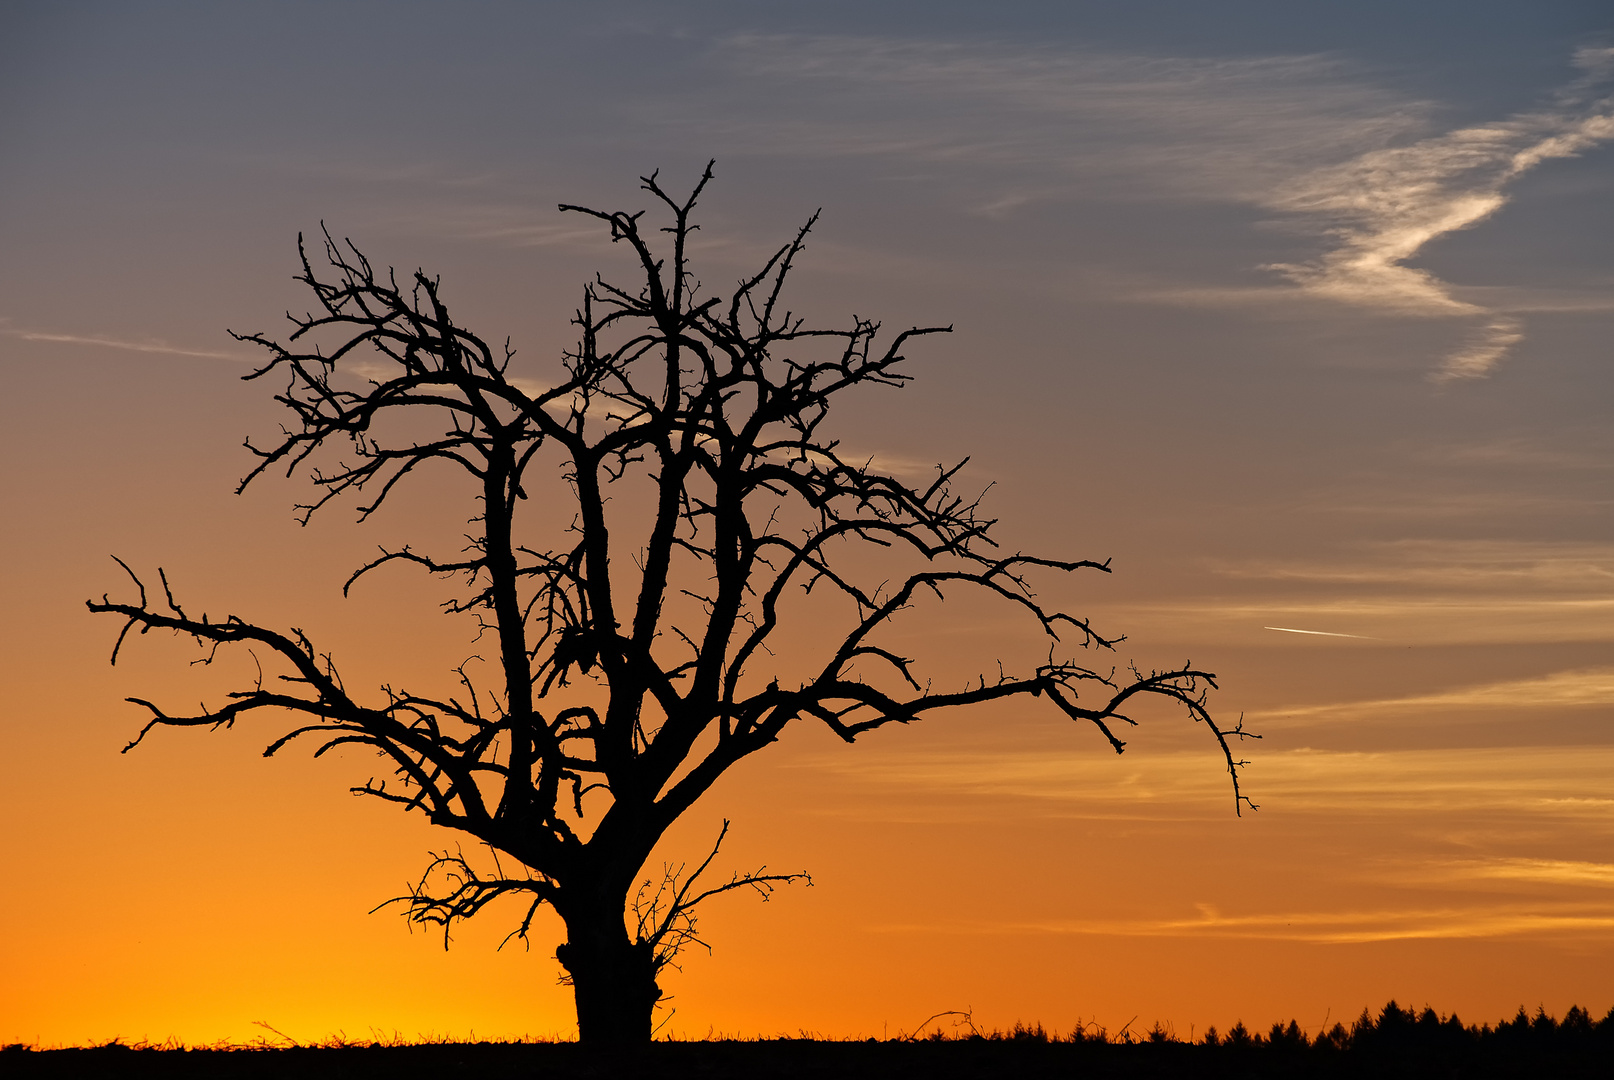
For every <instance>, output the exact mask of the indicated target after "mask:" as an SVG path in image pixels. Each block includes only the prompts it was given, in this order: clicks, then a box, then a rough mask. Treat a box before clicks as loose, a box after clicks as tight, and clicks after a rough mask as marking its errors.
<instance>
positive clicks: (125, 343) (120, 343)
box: [0, 330, 255, 364]
mask: <svg viewBox="0 0 1614 1080" xmlns="http://www.w3.org/2000/svg"><path fill="white" fill-rule="evenodd" d="M0 333H4V334H6V335H7V336H8V337H14V338H17V339H18V340H20V341H42V342H50V343H53V344H60V345H93V346H96V347H97V348H104V349H122V350H124V351H125V352H138V353H154V354H158V355H162V356H188V357H196V358H198V359H203V360H229V361H232V362H234V363H239V364H245V363H251V362H252V361H253V360H254V359H255V358H254V357H252V356H248V355H246V354H244V353H229V352H220V351H217V350H213V349H181V348H178V347H176V346H173V345H169V344H167V343H166V342H163V341H157V340H154V339H152V340H146V341H129V340H125V339H123V338H109V337H92V336H88V335H84V334H51V333H45V332H43V331H33V330H4V331H0Z"/></svg>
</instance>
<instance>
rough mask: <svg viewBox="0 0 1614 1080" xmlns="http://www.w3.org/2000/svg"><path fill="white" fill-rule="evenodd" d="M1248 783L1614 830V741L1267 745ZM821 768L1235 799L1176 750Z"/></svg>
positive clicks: (858, 775) (941, 785)
mask: <svg viewBox="0 0 1614 1080" xmlns="http://www.w3.org/2000/svg"><path fill="white" fill-rule="evenodd" d="M1250 756H1251V757H1252V759H1253V760H1252V764H1251V765H1250V766H1249V768H1248V770H1247V772H1246V775H1245V779H1244V784H1245V792H1246V794H1250V795H1253V796H1255V798H1256V801H1257V802H1259V803H1261V804H1262V806H1263V810H1262V813H1267V812H1269V811H1271V812H1275V813H1279V814H1283V815H1292V814H1301V813H1316V814H1326V815H1329V816H1330V817H1331V818H1332V819H1334V820H1335V821H1336V822H1339V821H1345V820H1348V819H1350V818H1353V817H1354V818H1357V819H1363V818H1375V817H1379V816H1383V815H1389V816H1395V817H1400V816H1404V815H1406V814H1407V813H1409V812H1410V813H1420V814H1447V813H1449V814H1457V815H1467V814H1472V813H1476V812H1495V813H1502V814H1506V815H1509V816H1510V818H1512V819H1514V820H1522V819H1524V818H1535V819H1537V820H1554V821H1563V820H1568V819H1574V820H1576V821H1578V822H1580V823H1581V824H1582V825H1584V826H1588V827H1590V826H1593V825H1596V824H1599V823H1600V824H1601V825H1602V826H1604V827H1606V828H1608V829H1610V830H1614V794H1611V793H1614V747H1610V746H1546V747H1539V746H1538V747H1531V746H1523V747H1497V748H1481V749H1472V748H1469V749H1437V750H1386V751H1375V752H1352V751H1332V750H1279V751H1274V750H1264V751H1262V752H1260V753H1259V754H1252V755H1250ZM810 764H811V766H812V767H816V768H820V769H823V770H825V771H827V772H830V773H832V774H835V775H839V776H844V777H847V778H852V779H856V780H859V781H866V782H868V783H869V784H871V785H873V786H878V787H882V788H883V787H887V786H891V787H897V788H906V789H907V790H908V791H916V790H917V791H929V792H932V793H934V794H937V795H942V796H944V797H947V798H949V799H956V798H957V797H958V796H960V795H968V796H973V797H982V798H1003V797H1010V798H1016V799H1035V800H1045V801H1046V802H1047V803H1048V805H1049V807H1050V808H1056V809H1057V812H1058V815H1059V816H1074V817H1081V818H1092V819H1109V818H1125V817H1150V816H1156V817H1162V816H1164V817H1169V816H1175V815H1177V814H1179V813H1180V812H1181V811H1182V810H1183V808H1184V806H1185V804H1188V805H1196V806H1208V805H1211V804H1212V803H1218V804H1219V803H1220V801H1221V800H1223V799H1224V798H1230V795H1229V794H1228V789H1227V776H1226V772H1225V770H1219V769H1218V767H1217V762H1216V760H1215V759H1214V758H1213V757H1210V756H1208V755H1206V754H1204V753H1197V752H1173V753H1166V754H1149V755H1141V754H1140V755H1138V756H1134V755H1133V753H1132V752H1128V754H1126V755H1124V756H1122V757H1120V758H1117V757H1115V756H1114V755H1112V754H1101V753H1096V752H1093V751H1091V750H1085V751H1084V750H1082V749H1070V750H1065V749H1056V748H1047V747H1044V748H1038V749H1035V750H1018V749H1017V750H1004V749H994V748H991V747H982V748H979V749H975V750H971V751H969V752H962V751H960V752H945V751H943V752H936V751H933V752H929V753H925V752H919V753H913V754H910V755H908V756H906V757H897V756H895V755H889V756H887V755H881V754H878V753H874V752H867V753H864V754H863V755H862V756H861V757H859V758H857V759H855V760H854V759H850V758H840V757H824V758H821V759H816V760H814V761H812V762H810Z"/></svg>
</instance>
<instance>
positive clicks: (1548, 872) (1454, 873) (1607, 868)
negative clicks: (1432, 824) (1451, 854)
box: [1422, 858, 1614, 887]
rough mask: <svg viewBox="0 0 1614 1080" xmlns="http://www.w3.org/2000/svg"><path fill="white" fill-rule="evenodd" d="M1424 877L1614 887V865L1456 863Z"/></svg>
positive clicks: (1533, 861)
mask: <svg viewBox="0 0 1614 1080" xmlns="http://www.w3.org/2000/svg"><path fill="white" fill-rule="evenodd" d="M1422 871H1423V874H1424V876H1426V877H1428V876H1432V877H1435V878H1437V879H1440V880H1447V881H1471V880H1476V879H1477V880H1486V881H1506V882H1523V883H1527V884H1541V885H1585V886H1591V887H1611V886H1614V864H1610V863H1595V862H1581V861H1577V860H1573V859H1523V858H1489V859H1454V860H1447V861H1444V862H1436V863H1433V864H1431V865H1429V866H1426V867H1423V868H1422Z"/></svg>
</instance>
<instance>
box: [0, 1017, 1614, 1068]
mask: <svg viewBox="0 0 1614 1080" xmlns="http://www.w3.org/2000/svg"><path fill="white" fill-rule="evenodd" d="M944 1015H945V1016H946V1017H948V1018H949V1019H948V1020H947V1021H946V1022H944V1024H943V1025H942V1026H941V1027H940V1028H929V1024H930V1022H929V1021H927V1028H929V1030H928V1031H927V1032H926V1033H924V1034H915V1035H909V1036H904V1037H902V1038H898V1039H887V1040H876V1039H869V1040H867V1041H864V1042H856V1041H850V1040H832V1039H816V1038H776V1039H755V1040H739V1039H715V1040H703V1041H698V1042H697V1041H690V1042H683V1041H666V1042H657V1043H655V1044H654V1045H652V1046H650V1047H647V1048H644V1049H641V1050H634V1051H621V1052H615V1053H610V1052H602V1051H598V1050H592V1049H588V1048H585V1047H581V1046H578V1045H577V1044H575V1043H565V1042H549V1043H543V1042H506V1043H446V1042H431V1043H413V1044H411V1043H405V1042H401V1041H395V1042H374V1043H368V1042H367V1043H354V1042H348V1041H345V1040H342V1039H332V1040H328V1041H327V1042H325V1043H323V1044H321V1045H317V1046H307V1045H304V1046H283V1047H274V1046H270V1045H268V1044H259V1045H254V1046H233V1047H204V1048H184V1047H179V1046H175V1045H172V1044H169V1045H164V1046H150V1045H128V1044H125V1043H121V1042H114V1043H110V1044H106V1045H103V1046H94V1047H79V1048H68V1049H37V1048H34V1047H30V1046H26V1045H14V1046H7V1047H5V1048H4V1049H3V1050H0V1077H4V1078H5V1080H12V1078H16V1080H25V1078H33V1077H74V1078H83V1080H102V1078H105V1080H124V1078H144V1077H153V1078H155V1077H164V1078H166V1077H181V1078H191V1077H198V1078H199V1077H208V1078H215V1077H217V1078H223V1080H234V1078H252V1080H257V1078H270V1077H295V1078H297V1080H321V1078H323V1077H343V1078H352V1080H367V1078H371V1077H374V1078H377V1080H379V1078H382V1077H385V1078H387V1080H416V1078H419V1080H426V1078H428V1077H429V1078H431V1080H441V1078H443V1077H460V1076H464V1077H476V1078H477V1080H499V1078H504V1077H512V1078H513V1077H523V1078H536V1080H573V1078H577V1080H582V1078H589V1080H605V1078H614V1077H625V1078H635V1080H637V1078H644V1080H694V1078H696V1077H699V1078H702V1080H764V1078H766V1080H775V1078H777V1080H797V1078H800V1080H808V1078H812V1080H818V1078H824V1080H828V1078H831V1077H834V1078H837V1080H839V1078H857V1077H881V1078H887V1077H914V1078H919V1077H923V1078H925V1080H975V1078H986V1077H992V1078H993V1080H999V1078H1003V1080H1042V1078H1053V1077H1061V1078H1063V1077H1081V1078H1083V1080H1089V1078H1098V1080H1104V1078H1110V1077H1115V1078H1120V1077H1127V1078H1139V1080H1142V1078H1148V1077H1168V1076H1169V1077H1177V1078H1197V1077H1203V1078H1207V1080H1221V1078H1228V1080H1231V1078H1235V1077H1237V1078H1266V1077H1273V1078H1278V1077H1284V1078H1288V1077H1296V1078H1298V1077H1387V1078H1397V1077H1420V1078H1421V1077H1441V1078H1459V1080H1460V1078H1467V1077H1476V1078H1477V1077H1552V1078H1554V1080H1557V1078H1580V1077H1598V1078H1603V1080H1606V1078H1608V1077H1614V1010H1610V1012H1609V1014H1608V1015H1606V1016H1604V1017H1602V1018H1601V1019H1597V1020H1594V1019H1593V1018H1592V1016H1591V1015H1590V1014H1589V1013H1588V1012H1587V1011H1586V1010H1585V1009H1581V1008H1578V1007H1577V1008H1572V1009H1570V1010H1569V1012H1568V1013H1566V1014H1565V1015H1564V1017H1563V1019H1561V1020H1560V1019H1557V1018H1556V1017H1553V1016H1549V1015H1548V1014H1547V1013H1546V1012H1545V1010H1541V1009H1538V1010H1537V1011H1536V1013H1535V1014H1534V1015H1531V1014H1529V1013H1527V1012H1526V1011H1525V1010H1523V1009H1520V1010H1519V1013H1518V1015H1517V1016H1515V1017H1514V1018H1513V1019H1511V1020H1504V1021H1502V1022H1500V1023H1497V1024H1495V1025H1491V1024H1480V1025H1471V1024H1464V1023H1463V1022H1462V1021H1461V1020H1459V1019H1458V1018H1457V1017H1456V1016H1442V1015H1440V1014H1438V1013H1436V1012H1435V1011H1434V1010H1433V1009H1429V1008H1425V1009H1423V1010H1422V1011H1418V1010H1415V1009H1403V1008H1401V1007H1400V1006H1399V1005H1397V1004H1396V1003H1395V1002H1393V1001H1392V1002H1390V1003H1389V1004H1388V1005H1386V1006H1385V1007H1384V1008H1383V1009H1382V1010H1381V1011H1380V1012H1379V1014H1378V1015H1377V1016H1374V1015H1372V1014H1371V1013H1369V1012H1366V1011H1364V1012H1363V1013H1362V1015H1361V1016H1360V1017H1359V1018H1358V1019H1357V1020H1356V1021H1355V1022H1354V1023H1353V1024H1351V1025H1350V1026H1349V1027H1346V1026H1345V1025H1344V1024H1334V1025H1333V1026H1332V1027H1330V1028H1328V1029H1327V1030H1326V1031H1323V1032H1321V1033H1319V1034H1317V1035H1316V1036H1308V1035H1307V1034H1306V1032H1305V1031H1304V1030H1303V1029H1302V1028H1301V1027H1300V1025H1299V1024H1298V1023H1296V1022H1294V1021H1290V1022H1289V1023H1288V1024H1274V1025H1272V1028H1271V1029H1270V1030H1269V1031H1267V1032H1265V1033H1260V1032H1251V1031H1249V1030H1248V1029H1247V1028H1245V1026H1244V1025H1243V1024H1242V1023H1240V1024H1235V1025H1234V1026H1233V1027H1232V1028H1231V1029H1230V1030H1229V1031H1227V1032H1226V1033H1220V1032H1217V1031H1216V1030H1214V1029H1211V1030H1209V1031H1206V1032H1205V1033H1204V1035H1203V1036H1201V1037H1197V1038H1194V1039H1192V1040H1190V1039H1186V1038H1179V1037H1178V1036H1177V1034H1176V1033H1174V1032H1172V1031H1171V1030H1170V1029H1169V1028H1166V1027H1163V1026H1161V1025H1158V1024H1157V1025H1155V1026H1154V1027H1153V1028H1152V1029H1151V1030H1149V1031H1147V1032H1142V1033H1139V1032H1133V1031H1132V1030H1131V1027H1130V1025H1128V1026H1127V1027H1126V1028H1124V1029H1122V1030H1121V1031H1120V1032H1117V1033H1114V1034H1111V1033H1109V1032H1107V1031H1105V1030H1104V1029H1103V1028H1100V1027H1097V1026H1096V1025H1091V1024H1083V1025H1078V1026H1077V1027H1076V1028H1074V1029H1073V1030H1072V1031H1070V1032H1069V1033H1066V1034H1061V1033H1057V1032H1049V1031H1047V1030H1045V1029H1044V1028H1043V1027H1042V1026H1041V1025H1034V1026H1026V1025H1021V1024H1017V1025H1015V1026H1014V1027H1013V1028H1010V1029H1009V1030H1007V1031H982V1030H980V1029H979V1028H977V1027H976V1026H975V1025H974V1023H973V1020H972V1018H971V1017H970V1016H969V1015H968V1014H962V1013H952V1014H944ZM935 1019H936V1018H934V1017H933V1018H932V1020H935Z"/></svg>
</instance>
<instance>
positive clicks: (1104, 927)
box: [870, 904, 1614, 945]
mask: <svg viewBox="0 0 1614 1080" xmlns="http://www.w3.org/2000/svg"><path fill="white" fill-rule="evenodd" d="M870 929H873V930H875V931H877V932H878V931H884V932H887V933H903V932H910V933H911V932H916V931H917V932H936V931H941V932H951V933H954V934H1059V935H1064V934H1079V935H1083V936H1086V935H1095V934H1102V935H1106V936H1116V937H1220V938H1244V939H1261V940H1267V941H1302V942H1308V943H1311V944H1319V945H1357V944H1366V943H1369V942H1375V941H1406V940H1415V939H1451V938H1499V937H1519V936H1525V935H1529V936H1552V937H1576V938H1586V937H1595V938H1600V939H1601V938H1607V937H1610V936H1614V905H1608V904H1553V905H1550V906H1546V907H1542V906H1539V905H1531V906H1524V905H1494V906H1490V905H1471V906H1451V907H1432V908H1390V909H1368V910H1358V911H1280V912H1255V913H1249V914H1234V915H1228V914H1223V913H1222V912H1221V911H1219V910H1218V909H1216V908H1215V907H1212V906H1211V905H1208V904H1203V905H1199V913H1198V914H1197V915H1194V916H1189V917H1185V918H1177V919H1171V918H1166V919H1080V920H1069V921H1063V920H1061V921H1045V922H1000V923H990V922H978V923H968V922H960V923H954V924H951V925H943V926H915V925H908V924H887V925H882V926H875V927H871V928H870Z"/></svg>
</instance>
